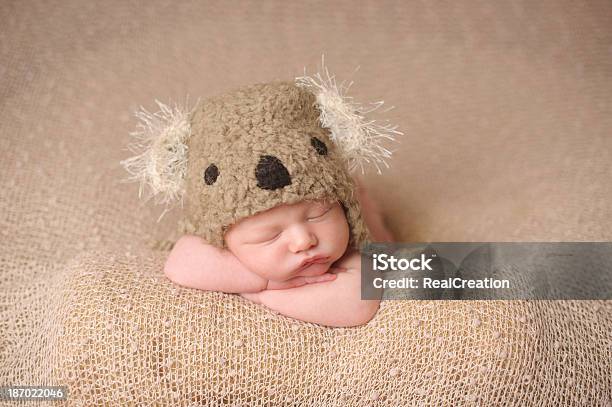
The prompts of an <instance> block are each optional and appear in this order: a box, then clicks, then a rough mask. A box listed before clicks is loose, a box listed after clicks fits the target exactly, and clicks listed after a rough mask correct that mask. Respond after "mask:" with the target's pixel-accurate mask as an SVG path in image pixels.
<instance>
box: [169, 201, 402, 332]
mask: <svg viewBox="0 0 612 407" xmlns="http://www.w3.org/2000/svg"><path fill="white" fill-rule="evenodd" d="M360 191H361V192H362V193H361V194H360V197H362V199H361V200H362V208H367V209H369V211H368V212H367V215H366V217H365V218H366V222H368V221H369V222H368V226H370V229H372V230H374V231H375V232H376V233H375V234H374V233H373V235H374V237H375V240H377V241H390V240H391V235H390V233H389V232H388V231H387V230H386V228H385V227H384V224H383V223H382V218H381V217H380V215H379V213H378V212H377V211H376V210H375V208H374V207H373V204H372V203H371V202H370V201H369V200H368V198H367V197H365V195H364V193H363V190H362V189H360ZM225 241H226V243H227V247H228V249H229V250H225V249H218V248H216V247H213V246H211V245H207V244H206V243H205V242H204V241H203V240H202V239H200V238H199V237H197V236H193V235H185V236H183V237H182V238H180V239H179V240H178V241H177V243H176V244H175V246H174V248H173V250H172V252H171V253H170V255H169V256H168V259H167V261H166V265H165V268H164V272H165V274H166V276H167V277H168V278H169V279H170V280H171V281H173V282H175V283H177V284H179V285H182V286H185V287H191V288H198V289H202V290H215V291H223V292H227V293H240V295H242V296H243V297H245V298H247V299H249V300H252V301H254V302H256V303H260V304H263V305H265V306H267V307H268V308H271V309H273V310H275V311H277V312H279V313H281V314H283V315H286V316H289V317H292V318H296V319H300V320H303V321H307V322H314V323H318V324H322V325H327V326H335V327H342V326H355V325H362V324H365V323H366V322H368V321H369V320H370V319H371V318H372V317H373V316H374V315H375V314H376V311H377V310H378V305H379V301H376V300H361V298H360V281H361V280H360V278H361V277H360V267H361V264H360V261H361V258H360V254H359V252H358V251H357V250H355V249H351V248H349V247H348V242H349V225H348V223H347V220H346V216H345V214H344V209H343V207H342V205H341V204H340V203H339V202H337V201H336V202H330V201H326V200H315V201H303V202H299V203H295V204H291V205H279V206H276V207H274V208H272V209H269V210H266V211H263V212H260V213H258V214H256V215H253V216H250V217H248V218H245V219H242V220H240V221H239V222H238V223H236V224H234V225H232V226H231V228H229V230H228V231H227V233H226V234H225ZM219 270H223V272H222V273H219Z"/></svg>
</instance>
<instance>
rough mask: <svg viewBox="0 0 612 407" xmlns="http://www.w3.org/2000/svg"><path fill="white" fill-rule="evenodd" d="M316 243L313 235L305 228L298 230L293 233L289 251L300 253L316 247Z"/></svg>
mask: <svg viewBox="0 0 612 407" xmlns="http://www.w3.org/2000/svg"><path fill="white" fill-rule="evenodd" d="M318 242H319V241H318V240H317V237H316V236H315V234H314V233H312V232H310V231H309V230H308V229H306V228H300V229H299V230H296V231H295V232H294V234H293V236H292V239H291V243H290V247H289V250H291V251H292V252H294V253H297V252H301V251H304V250H307V249H310V248H311V247H313V246H316V245H317V243H318Z"/></svg>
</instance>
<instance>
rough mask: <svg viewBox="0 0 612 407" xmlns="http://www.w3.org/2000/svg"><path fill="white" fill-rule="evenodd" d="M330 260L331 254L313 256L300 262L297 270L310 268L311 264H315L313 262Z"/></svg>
mask: <svg viewBox="0 0 612 407" xmlns="http://www.w3.org/2000/svg"><path fill="white" fill-rule="evenodd" d="M328 261H329V256H315V257H311V258H309V259H306V260H304V261H303V262H302V264H300V266H299V267H298V269H297V271H302V270H304V269H306V268H308V267H309V266H311V265H313V264H318V263H327V262H328Z"/></svg>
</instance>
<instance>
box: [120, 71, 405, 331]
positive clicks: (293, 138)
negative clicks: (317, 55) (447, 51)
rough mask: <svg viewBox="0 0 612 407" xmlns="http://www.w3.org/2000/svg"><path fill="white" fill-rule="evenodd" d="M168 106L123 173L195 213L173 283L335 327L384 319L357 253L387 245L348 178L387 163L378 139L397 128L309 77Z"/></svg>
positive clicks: (150, 124) (188, 220)
mask: <svg viewBox="0 0 612 407" xmlns="http://www.w3.org/2000/svg"><path fill="white" fill-rule="evenodd" d="M317 78H319V79H322V78H320V77H317ZM160 108H161V111H160V112H158V113H155V114H151V113H148V112H146V111H143V112H141V113H140V117H141V118H142V120H143V124H141V130H140V132H137V133H135V135H136V136H137V137H139V139H140V144H139V145H140V146H141V147H144V151H142V152H140V154H139V155H137V156H135V157H132V158H130V159H128V160H125V161H124V162H123V165H124V166H125V167H126V169H127V170H128V171H129V172H130V173H131V174H132V175H133V177H132V179H134V180H139V181H140V182H141V186H142V185H148V186H149V187H150V188H151V191H152V192H153V196H156V197H158V199H159V201H161V202H166V203H168V202H170V201H173V200H177V199H178V198H180V199H181V202H182V203H184V204H186V205H185V211H184V217H183V219H182V221H181V224H182V226H183V227H182V230H181V235H182V237H181V238H180V239H179V240H177V241H176V243H175V245H174V247H173V248H172V251H171V252H170V254H169V256H168V258H167V261H166V264H165V268H164V271H165V274H166V275H167V276H168V278H169V279H170V280H172V281H173V282H175V283H177V284H179V285H183V286H186V287H193V288H199V289H203V290H215V291H222V292H226V293H238V294H240V295H242V296H243V297H245V298H246V299H248V300H251V301H254V302H257V303H260V304H263V305H265V306H267V307H269V308H271V309H273V310H276V311H277V312H279V313H281V314H284V315H286V316H289V317H293V318H296V319H300V320H303V321H308V322H313V323H318V324H322V325H327V326H356V325H361V324H364V323H366V322H367V321H369V320H370V319H371V318H372V317H373V316H374V314H375V313H376V311H377V309H378V306H379V301H376V300H369V301H363V300H361V292H360V283H361V281H360V255H359V250H361V249H362V248H363V247H364V246H365V245H366V244H367V243H368V242H369V241H371V240H372V238H374V240H378V241H385V240H389V236H388V234H387V232H386V230H385V229H384V226H382V225H383V224H382V220H381V218H380V216H377V212H375V211H373V210H371V209H372V207H373V205H372V204H371V201H369V200H368V199H367V197H366V195H365V194H364V193H363V188H361V187H360V185H359V182H358V180H357V182H356V181H355V180H353V178H352V177H351V175H350V172H351V170H352V169H354V168H355V167H356V166H357V165H361V164H362V162H363V161H364V160H365V161H366V162H374V163H377V162H378V161H380V159H381V157H387V156H388V155H386V153H387V150H385V149H384V148H382V147H380V146H379V145H378V142H379V140H380V139H381V138H383V136H385V135H388V134H390V133H392V132H393V129H392V128H389V127H384V126H379V127H376V126H375V125H373V121H371V120H366V119H365V118H364V117H363V114H362V113H363V112H365V111H366V110H367V109H361V108H360V106H359V105H356V104H354V103H353V102H350V101H349V99H348V98H345V97H343V96H342V95H340V94H339V92H338V89H337V88H336V86H335V82H333V81H332V80H331V79H330V80H328V81H327V82H326V81H321V82H317V81H316V80H315V79H314V78H310V77H301V78H298V79H297V80H296V81H295V82H290V81H279V82H271V83H263V84H255V85H250V86H246V87H243V88H240V89H238V90H235V91H233V92H230V93H227V94H224V95H219V96H215V97H211V98H208V99H206V100H203V101H199V102H198V103H197V104H196V106H195V107H194V108H192V109H190V110H189V111H183V110H181V109H179V108H177V107H175V108H170V107H168V106H165V105H161V104H160ZM362 110H363V112H362ZM370 110H371V109H370ZM360 201H361V202H360ZM368 220H369V222H368ZM366 223H368V225H367V226H366Z"/></svg>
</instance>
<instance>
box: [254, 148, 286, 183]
mask: <svg viewBox="0 0 612 407" xmlns="http://www.w3.org/2000/svg"><path fill="white" fill-rule="evenodd" d="M255 178H257V186H258V187H259V188H261V189H269V190H275V189H278V188H282V187H284V186H287V185H289V184H291V176H290V175H289V171H287V168H286V167H285V166H284V165H283V163H282V162H281V160H279V159H278V158H276V157H274V156H273V155H262V156H261V157H260V158H259V162H258V163H257V167H256V168H255Z"/></svg>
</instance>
